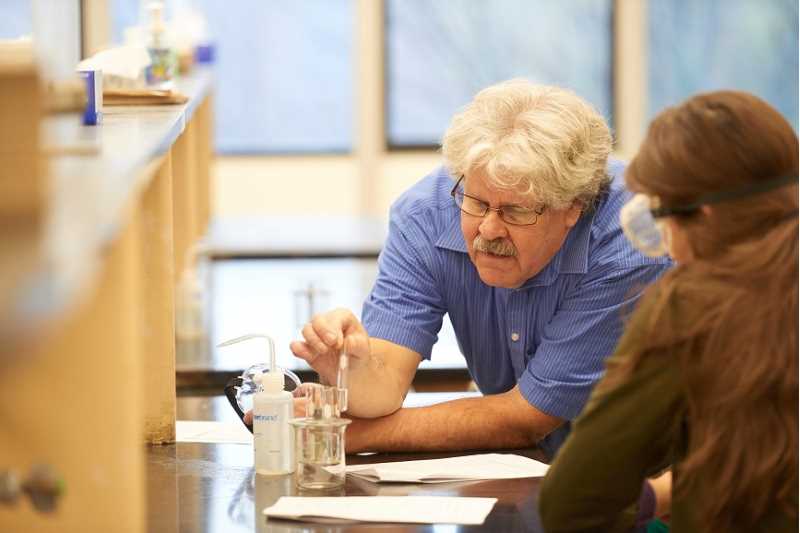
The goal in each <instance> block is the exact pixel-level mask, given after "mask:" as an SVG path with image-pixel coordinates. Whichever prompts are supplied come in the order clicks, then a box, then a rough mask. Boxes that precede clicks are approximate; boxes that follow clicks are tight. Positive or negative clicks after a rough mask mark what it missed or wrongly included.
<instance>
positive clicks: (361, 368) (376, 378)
mask: <svg viewBox="0 0 800 533" xmlns="http://www.w3.org/2000/svg"><path fill="white" fill-rule="evenodd" d="M369 342H370V357H369V358H363V359H356V360H352V361H350V369H349V372H348V389H349V392H348V394H349V398H348V414H350V415H352V416H355V417H361V418H375V417H381V416H385V415H388V414H391V413H394V412H395V411H397V410H398V409H400V406H401V405H402V404H403V400H404V399H405V396H406V393H407V392H408V389H409V386H410V385H411V379H412V378H413V376H414V372H415V371H416V368H417V365H418V364H419V360H420V358H419V355H417V354H416V353H414V352H412V351H411V350H409V349H408V348H404V347H402V346H399V345H396V344H393V343H390V342H388V341H384V340H381V339H370V341H369Z"/></svg>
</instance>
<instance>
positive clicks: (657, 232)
mask: <svg viewBox="0 0 800 533" xmlns="http://www.w3.org/2000/svg"><path fill="white" fill-rule="evenodd" d="M650 209H651V204H650V198H649V197H648V196H646V195H644V194H636V195H634V197H633V198H631V199H630V200H629V201H628V203H626V204H625V205H624V206H623V207H622V209H621V210H620V212H619V218H620V225H621V226H622V231H623V232H624V233H625V236H626V237H627V238H628V240H629V241H631V244H633V245H634V246H635V247H636V249H637V250H639V251H640V252H642V253H643V254H644V255H646V256H649V257H659V256H662V255H664V254H666V253H667V252H668V251H669V242H668V235H666V234H665V233H666V230H667V228H666V227H665V226H664V223H663V222H660V221H658V220H657V219H655V218H653V214H652V213H651V212H650Z"/></svg>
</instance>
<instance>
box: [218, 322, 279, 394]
mask: <svg viewBox="0 0 800 533" xmlns="http://www.w3.org/2000/svg"><path fill="white" fill-rule="evenodd" d="M250 339H266V340H267V343H268V345H267V348H268V350H267V351H268V352H269V354H268V356H269V357H268V360H269V371H270V373H273V372H276V373H277V372H281V370H280V369H279V368H278V363H277V362H276V360H275V341H274V340H272V337H270V336H269V335H263V334H260V333H248V334H247V335H242V336H241V337H236V338H235V339H229V340H227V341H225V342H221V343H219V344H217V347H218V348H222V347H224V346H231V345H232V344H238V343H240V342H242V341H249V340H250ZM281 375H282V374H281ZM281 388H282V387H281Z"/></svg>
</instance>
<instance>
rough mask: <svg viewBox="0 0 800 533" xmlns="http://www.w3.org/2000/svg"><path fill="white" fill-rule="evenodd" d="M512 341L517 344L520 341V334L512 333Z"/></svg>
mask: <svg viewBox="0 0 800 533" xmlns="http://www.w3.org/2000/svg"><path fill="white" fill-rule="evenodd" d="M511 340H512V341H514V342H517V341H518V340H519V333H512V334H511Z"/></svg>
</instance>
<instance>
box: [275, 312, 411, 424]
mask: <svg viewBox="0 0 800 533" xmlns="http://www.w3.org/2000/svg"><path fill="white" fill-rule="evenodd" d="M289 348H290V349H291V350H292V353H294V354H295V356H297V357H299V358H301V359H303V360H304V361H306V362H307V363H308V364H309V365H311V367H312V368H313V369H314V370H316V371H317V372H318V373H319V375H320V377H321V380H323V381H325V382H327V383H329V384H336V373H337V371H338V367H339V355H340V354H341V351H342V350H343V349H344V351H345V352H346V353H347V355H348V357H349V362H348V370H347V381H348V414H352V415H353V416H358V417H364V418H375V417H378V416H384V415H387V414H390V413H393V412H394V411H396V410H397V409H399V408H400V405H401V404H402V403H403V398H405V395H406V393H407V392H408V388H409V387H410V386H411V380H412V379H413V378H414V374H415V373H416V371H417V366H418V365H419V363H420V361H421V359H422V358H421V357H420V355H419V354H418V353H416V352H414V351H413V350H410V349H408V348H406V347H404V346H400V345H398V344H394V343H392V342H389V341H387V340H383V339H376V338H370V337H369V335H367V331H366V329H364V326H363V325H361V322H359V321H358V319H357V318H356V317H355V315H353V313H351V312H350V311H348V310H347V309H335V310H333V311H330V312H328V313H323V314H320V315H316V316H315V317H314V318H313V320H312V321H311V322H309V323H308V324H306V325H305V327H304V328H303V340H302V341H294V342H292V343H291V344H290V346H289Z"/></svg>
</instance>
